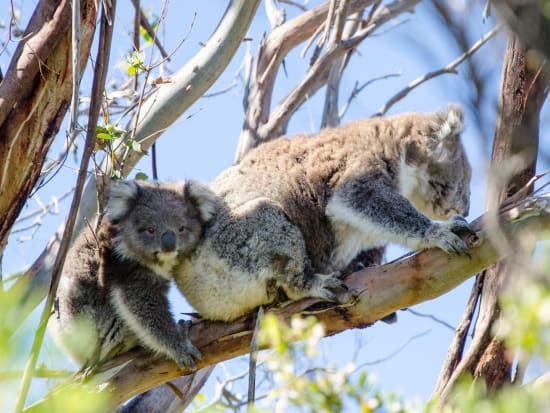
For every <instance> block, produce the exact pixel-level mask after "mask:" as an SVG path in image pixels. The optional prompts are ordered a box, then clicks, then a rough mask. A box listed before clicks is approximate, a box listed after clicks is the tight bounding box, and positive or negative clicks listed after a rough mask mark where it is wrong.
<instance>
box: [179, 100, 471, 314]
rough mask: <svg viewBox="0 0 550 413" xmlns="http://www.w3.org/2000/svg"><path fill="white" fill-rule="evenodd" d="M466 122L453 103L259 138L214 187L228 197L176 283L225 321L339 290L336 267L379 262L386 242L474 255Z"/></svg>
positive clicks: (196, 303) (190, 298)
mask: <svg viewBox="0 0 550 413" xmlns="http://www.w3.org/2000/svg"><path fill="white" fill-rule="evenodd" d="M462 127H463V114H462V109H461V108H460V107H458V106H450V107H448V108H447V110H444V111H440V112H437V113H431V114H420V113H405V114H400V115H396V116H392V117H388V118H374V119H369V120H360V121H356V122H352V123H350V124H348V125H346V126H341V127H338V128H327V129H324V130H322V131H321V132H320V133H319V134H318V135H317V136H315V137H311V136H307V135H298V136H294V137H292V138H291V139H288V138H286V137H282V138H278V139H275V140H273V141H270V142H266V143H263V144H261V145H260V146H258V147H257V148H255V149H253V150H251V151H250V152H249V153H248V154H247V155H246V156H245V157H244V158H243V159H242V161H241V162H240V163H238V164H236V165H234V166H232V167H230V168H229V169H227V170H225V171H224V172H223V173H222V174H221V175H220V176H219V177H218V178H217V179H215V181H214V182H213V183H212V184H211V185H210V188H211V189H212V190H213V191H214V192H215V193H216V195H218V196H219V197H220V198H221V199H223V204H221V205H220V209H219V210H218V211H217V212H216V213H215V214H214V216H213V218H212V220H211V221H210V222H209V224H208V225H207V227H206V229H205V233H204V236H203V240H202V241H201V243H200V244H199V246H198V247H197V248H196V249H195V251H194V252H193V253H191V254H190V255H189V256H188V257H186V258H185V259H184V260H182V261H181V262H180V263H179V264H178V265H177V266H176V267H175V273H174V279H175V281H176V284H177V286H178V288H179V289H180V291H181V292H182V293H183V295H184V296H185V297H186V298H187V300H188V301H189V302H190V304H191V305H192V306H194V307H195V308H196V309H197V311H199V312H200V313H201V314H202V315H203V316H204V317H205V318H207V319H213V320H225V321H228V320H233V319H235V318H237V317H239V316H242V315H244V314H246V313H247V312H249V311H250V310H251V309H253V308H254V307H256V306H259V305H263V304H269V303H271V302H273V301H274V300H275V299H276V298H277V297H278V296H279V295H280V294H279V293H280V292H282V293H284V295H285V296H286V297H287V298H289V299H299V298H302V297H318V298H321V299H325V300H335V299H337V298H341V297H342V296H343V295H342V294H340V293H339V291H340V292H341V291H342V289H343V287H344V285H343V282H342V280H341V277H340V276H339V275H340V274H341V272H342V271H343V270H344V269H346V267H348V266H349V265H350V263H352V261H353V260H354V258H355V257H356V256H358V254H360V253H362V252H364V251H367V252H368V251H371V253H370V254H369V253H367V254H366V255H367V257H368V258H370V259H373V260H378V261H379V260H380V259H381V257H382V255H381V253H380V249H379V248H381V247H384V246H385V245H386V244H387V243H389V242H395V243H399V244H401V245H404V246H406V247H408V248H411V249H414V250H419V249H425V248H432V247H435V248H440V249H442V250H443V251H445V252H447V253H456V254H467V252H468V246H467V244H466V243H465V242H464V241H463V240H462V239H461V238H460V237H459V236H458V235H457V233H458V232H461V231H466V232H469V233H471V230H470V229H469V227H468V224H467V221H466V220H465V219H464V218H463V217H462V216H463V215H467V213H468V209H469V198H470V190H469V183H470V178H471V168H470V165H469V163H468V160H467V158H466V154H465V152H464V148H463V146H462V143H461V141H460V133H461V131H462ZM440 220H445V221H444V222H439V221H440ZM376 249H378V250H376ZM363 254H364V253H363Z"/></svg>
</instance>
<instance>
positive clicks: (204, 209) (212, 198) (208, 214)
mask: <svg viewBox="0 0 550 413" xmlns="http://www.w3.org/2000/svg"><path fill="white" fill-rule="evenodd" d="M183 190H184V196H185V198H186V199H187V200H189V201H190V202H191V203H193V204H194V205H195V207H196V208H197V209H198V210H199V214H200V217H201V219H202V220H203V221H204V222H208V221H210V220H211V219H212V217H213V216H214V215H216V213H217V212H218V210H219V209H220V207H221V199H220V197H219V196H218V195H216V194H215V193H214V192H212V190H210V188H208V186H206V185H204V184H201V183H199V182H196V181H186V182H185V185H184V188H183Z"/></svg>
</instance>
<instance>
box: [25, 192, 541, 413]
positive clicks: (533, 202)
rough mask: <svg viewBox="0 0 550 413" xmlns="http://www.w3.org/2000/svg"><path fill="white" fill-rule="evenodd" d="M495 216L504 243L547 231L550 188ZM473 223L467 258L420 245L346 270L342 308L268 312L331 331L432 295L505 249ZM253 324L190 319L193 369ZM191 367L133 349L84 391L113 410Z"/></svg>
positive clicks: (228, 349) (240, 347)
mask: <svg viewBox="0 0 550 413" xmlns="http://www.w3.org/2000/svg"><path fill="white" fill-rule="evenodd" d="M500 221H501V228H500V231H502V233H503V234H505V235H506V236H507V237H509V239H510V241H514V242H521V239H522V237H524V236H530V237H536V238H537V239H544V238H545V237H548V230H550V194H544V195H540V196H537V197H532V198H528V199H525V200H523V201H520V202H517V203H515V204H513V205H511V206H507V207H506V209H505V211H504V212H502V213H501V214H500ZM471 226H472V228H473V229H474V230H476V232H477V234H478V236H479V240H477V241H476V242H470V244H471V245H470V255H471V257H470V258H468V257H465V256H458V255H449V254H446V253H444V252H442V251H440V250H436V249H430V250H426V251H422V252H420V253H417V254H414V255H412V256H406V257H404V258H402V259H399V260H396V261H394V262H391V263H388V264H386V265H382V266H377V267H370V268H366V269H364V270H361V271H358V272H355V273H353V274H351V275H350V276H349V277H348V278H347V279H346V284H347V286H348V288H349V289H350V291H351V292H352V293H355V294H356V297H357V299H356V301H355V302H354V303H352V304H349V305H343V306H340V305H332V304H330V303H323V302H320V301H319V300H317V299H305V300H300V301H296V302H292V303H290V304H288V305H286V306H283V307H280V308H275V309H272V310H271V311H273V312H274V313H275V314H277V315H278V316H279V317H281V319H284V320H289V319H290V317H291V316H292V315H294V314H297V313H299V314H302V315H304V316H307V315H314V316H316V317H317V319H318V320H319V321H320V322H322V323H323V324H324V325H325V330H326V334H327V335H333V334H337V333H340V332H342V331H344V330H348V329H351V328H364V327H366V326H368V325H370V324H372V323H374V322H375V321H377V320H379V319H380V318H382V317H384V316H385V315H387V314H389V313H392V312H394V311H396V310H399V309H401V308H404V307H408V306H412V305H415V304H418V303H420V302H423V301H426V300H429V299H432V298H435V297H438V296H440V295H442V294H444V293H446V292H448V291H450V290H452V289H453V288H455V287H456V286H457V285H459V284H460V283H462V282H463V281H465V280H466V279H468V278H469V277H470V276H472V275H473V274H475V273H477V272H479V271H481V270H482V269H484V268H486V267H488V266H489V265H491V264H493V263H495V262H497V261H498V260H500V259H502V258H503V257H504V256H506V255H508V254H509V253H511V251H501V250H498V249H497V248H495V246H494V245H493V244H492V243H491V241H490V238H491V234H490V232H489V231H488V229H487V226H486V225H485V223H484V216H482V217H480V218H478V219H476V220H475V221H474V222H473V223H472V224H471ZM254 323H255V320H254V316H253V315H251V316H249V317H243V318H240V319H238V320H236V321H234V322H232V323H221V322H208V321H198V322H196V323H194V325H193V326H192V328H191V331H190V338H191V340H192V341H193V343H194V344H195V345H196V346H197V347H198V348H199V349H200V350H201V352H202V353H203V355H204V357H203V359H202V360H200V361H199V362H198V363H197V367H198V368H203V367H207V366H211V365H213V364H215V363H218V362H220V361H224V360H227V359H230V358H233V357H236V356H239V355H243V354H246V353H248V352H249V350H250V340H251V337H252V333H253V328H254ZM189 373H190V371H188V370H178V368H177V367H176V365H175V364H174V363H172V362H170V361H167V360H159V359H155V358H153V357H151V356H149V355H147V354H146V353H144V352H141V351H139V350H136V351H132V352H129V353H126V354H124V355H121V356H120V357H118V358H116V359H113V360H111V361H110V362H108V363H107V364H106V365H104V366H103V368H102V369H101V371H100V372H98V374H97V375H95V376H94V377H93V379H92V381H91V383H94V384H93V385H91V389H90V390H91V391H94V392H97V391H99V392H100V393H104V394H108V395H111V396H112V398H111V400H110V404H111V405H110V407H111V408H113V407H115V406H117V405H119V404H120V403H123V402H124V401H126V400H128V399H129V398H131V397H133V396H135V395H137V394H140V393H142V392H144V391H146V390H148V389H150V388H153V387H155V386H158V385H160V384H162V383H165V382H167V381H169V380H170V379H173V378H176V377H178V376H180V375H182V374H183V375H185V374H189ZM65 388H69V387H67V386H66V387H65ZM59 391H62V390H57V392H59ZM55 394H56V391H55V390H54V392H53V394H50V396H48V397H47V398H46V399H44V400H43V401H41V402H39V403H38V404H37V405H35V406H32V407H30V408H29V409H28V411H29V412H32V411H35V409H36V408H37V407H39V406H43V405H44V404H47V403H50V402H54V399H55Z"/></svg>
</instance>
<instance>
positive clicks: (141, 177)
mask: <svg viewBox="0 0 550 413" xmlns="http://www.w3.org/2000/svg"><path fill="white" fill-rule="evenodd" d="M134 179H135V180H136V181H148V180H149V176H147V174H146V173H143V172H138V173H137V174H136V176H135V177H134Z"/></svg>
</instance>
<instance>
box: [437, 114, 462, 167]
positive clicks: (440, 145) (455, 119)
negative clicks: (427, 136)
mask: <svg viewBox="0 0 550 413" xmlns="http://www.w3.org/2000/svg"><path fill="white" fill-rule="evenodd" d="M436 116H437V118H436V120H435V121H434V123H433V124H432V127H433V136H434V137H435V138H436V139H437V141H438V142H437V146H436V150H435V153H434V155H435V157H437V158H439V160H441V161H445V160H447V159H453V158H454V157H455V156H456V153H457V149H459V148H460V146H461V143H460V134H461V133H462V130H463V129H464V123H463V120H464V112H463V110H462V107H460V106H459V105H449V107H448V108H447V110H446V111H445V112H440V113H438V114H437V115H436Z"/></svg>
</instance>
